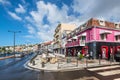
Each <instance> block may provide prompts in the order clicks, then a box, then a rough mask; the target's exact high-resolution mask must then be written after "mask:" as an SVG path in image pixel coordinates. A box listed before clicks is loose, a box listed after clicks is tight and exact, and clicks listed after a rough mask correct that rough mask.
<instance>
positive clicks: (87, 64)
mask: <svg viewBox="0 0 120 80" xmlns="http://www.w3.org/2000/svg"><path fill="white" fill-rule="evenodd" d="M86 67H88V58H87V57H86Z"/></svg>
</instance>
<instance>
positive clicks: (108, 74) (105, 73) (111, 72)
mask: <svg viewBox="0 0 120 80" xmlns="http://www.w3.org/2000/svg"><path fill="white" fill-rule="evenodd" d="M98 74H100V75H102V76H111V75H116V74H120V70H110V71H105V72H99V73H98Z"/></svg>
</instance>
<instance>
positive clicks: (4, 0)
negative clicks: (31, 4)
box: [0, 0, 11, 5]
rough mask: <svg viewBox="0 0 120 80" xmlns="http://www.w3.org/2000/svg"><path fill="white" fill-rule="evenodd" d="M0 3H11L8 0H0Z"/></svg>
mask: <svg viewBox="0 0 120 80" xmlns="http://www.w3.org/2000/svg"><path fill="white" fill-rule="evenodd" d="M0 3H1V4H3V5H6V4H8V5H10V4H11V3H10V2H9V1H8V0H0Z"/></svg>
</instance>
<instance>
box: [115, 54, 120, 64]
mask: <svg viewBox="0 0 120 80" xmlns="http://www.w3.org/2000/svg"><path fill="white" fill-rule="evenodd" d="M115 60H116V62H120V52H117V53H116V54H115Z"/></svg>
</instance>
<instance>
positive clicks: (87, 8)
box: [72, 0, 120, 21]
mask: <svg viewBox="0 0 120 80" xmlns="http://www.w3.org/2000/svg"><path fill="white" fill-rule="evenodd" d="M72 8H73V9H74V11H75V12H78V13H82V16H81V18H82V19H81V20H83V19H84V20H85V19H86V20H87V19H88V18H91V17H96V18H99V17H102V18H104V19H105V20H109V21H111V17H112V18H113V19H114V21H116V20H117V21H118V19H119V21H120V16H119V13H120V11H119V9H120V0H74V2H73V5H72Z"/></svg>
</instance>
